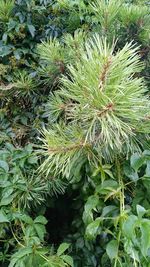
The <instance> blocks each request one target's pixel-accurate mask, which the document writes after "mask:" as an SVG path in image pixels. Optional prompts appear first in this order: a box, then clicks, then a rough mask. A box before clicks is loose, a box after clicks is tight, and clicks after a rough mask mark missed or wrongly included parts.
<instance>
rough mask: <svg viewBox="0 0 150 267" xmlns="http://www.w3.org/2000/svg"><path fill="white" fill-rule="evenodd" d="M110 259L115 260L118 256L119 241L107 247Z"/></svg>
mask: <svg viewBox="0 0 150 267" xmlns="http://www.w3.org/2000/svg"><path fill="white" fill-rule="evenodd" d="M106 252H107V255H108V257H109V258H110V259H111V260H113V259H115V258H116V257H117V256H118V241H117V240H111V241H110V242H109V243H108V244H107V247H106Z"/></svg>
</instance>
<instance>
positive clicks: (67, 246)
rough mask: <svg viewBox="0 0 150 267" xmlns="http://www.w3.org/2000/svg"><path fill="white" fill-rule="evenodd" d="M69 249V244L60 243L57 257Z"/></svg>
mask: <svg viewBox="0 0 150 267" xmlns="http://www.w3.org/2000/svg"><path fill="white" fill-rule="evenodd" d="M69 247H70V244H68V243H62V244H61V245H60V246H59V248H58V250H57V255H58V256H60V255H62V254H63V253H64V252H65V251H66V250H67V249H68V248H69Z"/></svg>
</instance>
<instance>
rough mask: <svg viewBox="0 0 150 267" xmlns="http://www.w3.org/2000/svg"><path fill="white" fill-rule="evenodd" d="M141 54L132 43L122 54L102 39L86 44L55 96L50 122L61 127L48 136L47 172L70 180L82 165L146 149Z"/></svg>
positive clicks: (47, 132) (48, 131)
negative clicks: (78, 166)
mask: <svg viewBox="0 0 150 267" xmlns="http://www.w3.org/2000/svg"><path fill="white" fill-rule="evenodd" d="M138 49H139V48H138V47H136V46H135V45H133V44H132V43H129V44H126V45H125V46H124V47H123V49H121V50H120V51H117V52H116V51H115V44H113V45H112V46H109V45H108V44H107V40H106V39H101V38H100V37H99V36H98V35H96V36H94V37H93V38H91V39H90V40H88V41H87V42H86V43H85V51H84V52H83V53H82V54H81V56H80V57H79V59H78V60H77V61H76V63H75V64H74V65H72V64H70V65H68V73H69V74H68V76H63V77H62V79H61V88H60V90H58V91H56V92H55V93H53V95H52V96H51V101H50V103H49V105H48V108H49V117H50V118H52V121H51V122H54V121H56V123H55V124H53V126H52V127H51V128H48V129H45V130H43V132H42V134H43V139H42V141H43V143H44V145H43V151H41V153H43V154H44V155H45V156H46V159H45V161H44V162H43V164H42V165H41V171H44V172H46V173H47V175H48V174H49V173H50V172H52V173H53V172H54V173H55V175H58V174H60V173H61V174H62V175H64V176H67V177H69V175H70V172H71V170H72V169H73V168H74V166H76V165H77V163H78V162H80V161H82V160H83V162H84V160H86V159H88V161H89V163H90V164H97V162H98V161H99V160H100V161H101V160H102V159H104V161H105V162H114V160H115V158H116V157H118V156H119V155H123V154H125V155H128V154H130V153H133V152H134V151H139V150H140V148H141V147H142V144H145V142H146V138H147V137H146V135H147V134H149V132H150V126H149V107H150V102H149V100H148V97H147V96H146V92H147V88H146V85H145V83H144V81H143V78H141V77H140V75H139V73H140V72H141V70H142V68H143V64H142V62H141V60H140V56H139V53H138ZM141 136H142V138H141ZM141 139H143V142H142V141H141Z"/></svg>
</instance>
